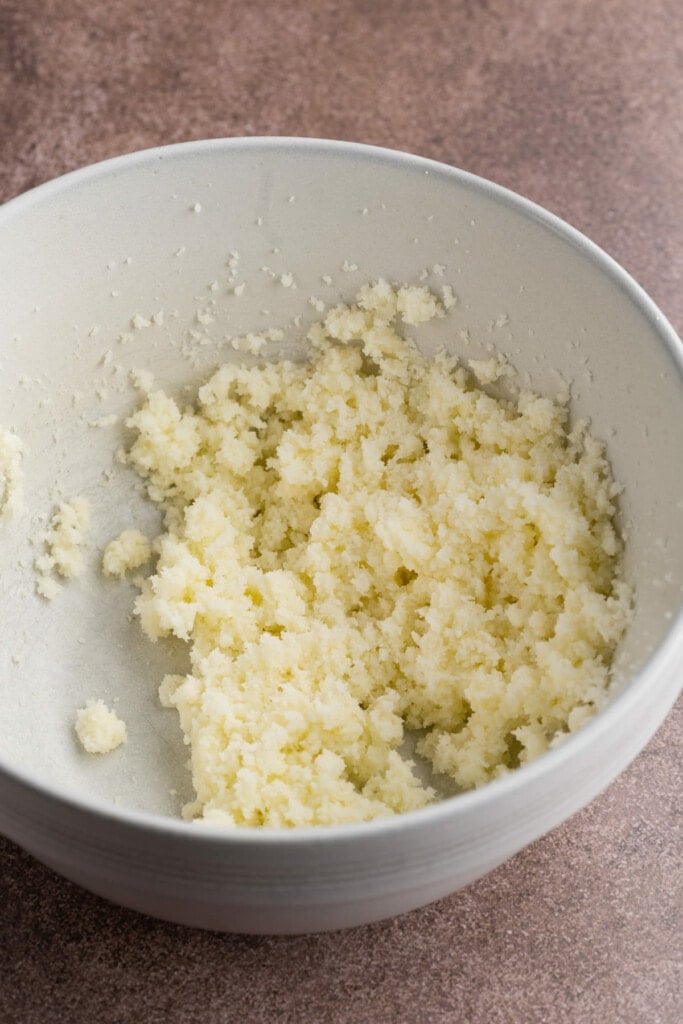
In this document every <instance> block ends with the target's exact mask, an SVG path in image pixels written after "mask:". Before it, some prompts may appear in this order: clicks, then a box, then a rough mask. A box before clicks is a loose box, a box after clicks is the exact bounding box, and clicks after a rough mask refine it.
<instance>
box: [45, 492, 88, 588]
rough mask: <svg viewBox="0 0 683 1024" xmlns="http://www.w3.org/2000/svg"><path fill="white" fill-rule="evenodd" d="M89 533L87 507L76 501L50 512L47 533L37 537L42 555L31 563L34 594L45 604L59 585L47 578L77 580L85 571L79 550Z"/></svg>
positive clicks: (77, 499)
mask: <svg viewBox="0 0 683 1024" xmlns="http://www.w3.org/2000/svg"><path fill="white" fill-rule="evenodd" d="M89 529H90V503H89V502H88V500H87V498H83V497H80V496H78V497H76V498H72V499H71V500H70V501H63V502H61V503H60V504H59V505H58V506H57V508H56V509H55V511H54V512H53V514H52V516H51V518H50V522H49V524H48V527H47V529H46V530H45V531H44V532H43V533H42V534H40V539H41V540H42V541H43V542H44V544H45V549H46V550H45V554H43V555H40V556H39V557H38V558H36V560H35V568H36V571H37V572H38V579H37V581H36V590H37V591H38V593H39V594H41V595H42V597H45V598H47V600H48V601H50V600H52V598H53V597H56V595H57V594H58V593H59V592H60V590H61V589H62V587H61V584H60V583H58V581H57V580H56V579H55V578H54V576H52V575H50V574H51V573H52V572H55V573H57V574H58V575H59V576H61V577H62V578H63V579H73V578H74V577H76V576H80V575H81V574H82V572H83V569H84V568H85V563H84V561H83V552H82V547H83V544H84V543H85V540H86V536H87V534H88V531H89Z"/></svg>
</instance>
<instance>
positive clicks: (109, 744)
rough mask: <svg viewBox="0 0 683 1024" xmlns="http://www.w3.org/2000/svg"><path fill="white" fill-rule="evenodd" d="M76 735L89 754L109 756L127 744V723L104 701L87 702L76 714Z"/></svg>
mask: <svg viewBox="0 0 683 1024" xmlns="http://www.w3.org/2000/svg"><path fill="white" fill-rule="evenodd" d="M75 729H76V735H77V736H78V739H79V742H80V744H81V746H82V747H83V749H84V750H85V751H86V752H87V753H88V754H108V753H110V752H111V751H112V750H116V748H117V747H120V746H121V744H122V743H125V742H126V738H127V731H126V723H125V722H123V721H122V720H121V719H120V718H119V716H118V715H117V714H116V712H115V711H112V710H111V709H110V708H108V707H107V705H106V704H105V703H104V701H102V700H89V701H86V704H85V707H82V708H79V709H78V711H77V712H76V723H75Z"/></svg>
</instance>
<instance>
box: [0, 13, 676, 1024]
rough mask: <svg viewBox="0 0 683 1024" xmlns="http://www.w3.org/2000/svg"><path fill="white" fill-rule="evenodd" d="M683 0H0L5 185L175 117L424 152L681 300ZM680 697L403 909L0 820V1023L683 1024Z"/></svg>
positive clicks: (10, 187)
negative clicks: (36, 847) (162, 874)
mask: <svg viewBox="0 0 683 1024" xmlns="http://www.w3.org/2000/svg"><path fill="white" fill-rule="evenodd" d="M682 49H683V13H682V9H681V5H680V3H679V2H678V0H648V2H647V3H646V2H644V0H600V2H599V3H598V2H596V0H572V2H571V3H567V2H566V0H518V2H515V3H511V2H509V0H451V2H446V0H441V2H439V0H422V2H421V3H413V2H408V0H395V2H390V0H386V2H382V0H377V2H374V3H373V2H370V0H348V2H345V0H338V2H332V0H317V2H309V3H304V2H301V0H299V2H291V0H282V2H280V3H267V2H263V0H249V2H221V0H204V2H194V0H166V2H164V3H159V2H158V0H108V2H106V3H103V2H102V0H89V2H86V0H82V2H76V0H0V141H1V143H2V145H1V146H0V199H5V198H9V197H10V196H12V195H14V194H16V193H18V192H20V191H23V190H24V189H26V188H29V187H31V186H32V185H35V184H37V183H39V182H41V181H43V180H45V179H47V178H51V177H53V176H55V175H57V174H60V173H62V172H63V171H67V170H70V169H72V168H75V167H78V166H81V165H83V164H86V163H91V162H93V161H95V160H99V159H102V158H104V157H107V156H111V155H114V154H116V153H121V152H127V151H130V150H134V149H139V148H143V147H146V146H153V145H158V144H161V143H165V142H173V141H177V140H180V139H189V138H201V137H207V136H219V135H241V134H249V135H252V134H292V135H311V136H312V135H318V136H325V137H335V138H344V139H356V140H360V141H364V142H371V143H377V144H381V145H387V146H393V147H396V148H400V149H406V150H412V151H414V152H418V153H422V154H424V155H427V156H433V157H436V158H438V159H442V160H445V161H447V162H450V163H454V164H457V165H459V166H461V167H465V168H467V169H468V170H472V171H475V172H477V173H479V174H482V175H484V176H486V177H490V178H493V179H494V180H496V181H498V182H500V183H502V184H504V185H508V186H509V187H511V188H513V189H515V190H517V191H519V192H522V193H523V194H525V195H528V196H530V197H531V198H533V199H535V200H536V201H537V202H540V203H541V204H543V205H545V206H548V207H549V208H550V209H552V210H553V211H555V212H556V213H559V214H560V215H561V216H563V217H565V218H566V219H567V220H569V221H570V222H572V223H573V224H575V225H576V226H577V227H579V228H581V229H582V230H584V231H585V232H586V233H587V234H589V235H590V236H591V237H592V238H594V239H595V241H597V242H598V243H600V244H601V245H602V246H603V247H604V248H606V249H607V250H608V251H609V252H610V253H611V254H612V255H614V256H615V257H616V258H617V259H618V260H619V261H620V262H621V263H623V264H624V265H625V266H626V267H627V269H629V270H630V271H631V272H632V273H633V274H634V276H635V277H636V278H637V279H638V280H639V281H640V282H641V283H642V284H643V285H644V286H645V287H646V288H647V290H648V291H649V292H650V293H651V294H652V296H653V297H654V298H655V300H656V301H657V302H658V303H659V304H660V305H661V306H662V308H663V309H664V311H665V312H666V313H667V314H668V315H669V317H670V318H671V319H672V321H673V322H674V325H675V326H678V328H679V329H680V327H681V325H682V324H683V289H682V288H681V276H682V272H683V225H682V224H681V217H680V213H681V209H683V130H682V127H681V125H682V122H681V118H680V111H681V109H682V107H683V86H682V80H683V79H682V76H681V70H680V69H681V59H682V53H681V51H682ZM682 722H683V715H682V714H681V709H680V705H679V709H678V711H676V712H674V713H673V714H672V715H671V716H670V718H669V719H668V721H667V723H666V724H665V726H664V727H663V728H662V729H661V730H660V732H659V733H658V735H657V736H656V737H655V739H654V740H653V742H652V743H651V744H650V745H649V746H648V748H647V749H646V750H645V751H644V753H643V754H641V756H640V757H639V758H638V760H637V761H636V762H635V764H634V765H633V766H632V767H631V768H630V769H629V770H628V771H627V772H626V773H625V774H624V775H623V776H622V777H621V778H620V779H619V780H618V781H617V782H616V783H615V784H614V785H613V786H612V787H611V788H610V789H609V791H608V792H607V793H605V794H604V795H603V796H602V797H601V798H599V799H598V800H596V801H595V802H594V803H593V804H592V805H591V806H590V807H589V808H587V809H586V810H585V811H583V812H582V813H581V814H579V815H577V816H576V817H575V818H574V819H573V820H572V821H570V822H568V823H567V824H565V825H564V826H563V827H562V828H560V829H558V830H557V831H556V832H554V833H553V834H552V835H550V836H548V837H546V838H545V839H543V840H541V841H540V842H537V843H535V844H534V845H533V846H532V847H530V848H529V849H527V850H526V851H525V852H523V853H522V854H520V855H518V856H517V857H516V858H514V859H513V860H512V861H511V862H509V863H508V864H506V865H504V866H503V867H502V868H499V869H498V870H497V871H496V872H494V873H493V874H492V875H490V876H489V877H488V878H486V879H484V880H482V881H481V882H479V883H477V884H475V885H473V886H470V887H469V888H468V889H467V890H465V891H464V892H461V893H458V894H456V895H454V896H452V897H450V898H449V899H446V900H443V901H441V902H440V903H438V904H435V905H433V906H431V907H428V908H426V909H424V910H421V911H417V912H415V913H413V914H409V915H407V916H405V917H403V918H399V919H397V920H394V921H391V922H388V923H385V924H380V925H375V926H372V927H368V928H362V929H357V930H354V931H350V932H346V933H341V934H335V935H327V936H311V937H302V938H294V939H263V938H242V937H235V936H220V935H212V934H208V933H207V934H205V933H201V932H193V931H189V930H186V929H182V928H176V927H173V926H171V925H166V924H161V923H159V922H155V921H151V920H147V919H145V918H143V917H140V916H138V915H135V914H133V913H131V912H129V911H124V910H119V909H117V908H114V907H112V906H110V905H108V904H106V903H104V902H103V901H101V900H99V899H97V898H96V897H94V896H90V895H89V894H87V893H84V892H81V891H80V890H78V889H76V888H75V887H74V886H72V885H70V884H69V883H67V882H64V881H62V880H61V879H59V878H58V877H56V876H55V875H53V874H52V873H51V872H49V871H47V870H46V869H44V868H42V867H41V866H40V865H38V864H36V863H35V862H34V861H33V860H31V858H30V857H28V856H27V855H25V854H23V853H22V852H21V851H19V850H18V849H17V848H16V847H14V846H12V845H11V844H9V843H7V842H5V841H3V840H0V858H1V859H0V957H1V959H0V1021H2V1024H33V1022H34V1021H35V1022H40V1024H45V1022H52V1021H56V1022H60V1024H61V1022H74V1024H80V1022H84V1024H85V1022H87V1024H91V1022H95V1021H97V1022H112V1024H119V1022H120V1024H140V1022H144V1024H155V1022H157V1021H158V1022H161V1021H163V1022H165V1024H166V1022H167V1024H190V1022H201V1024H213V1022H228V1021H244V1022H256V1021H258V1022H288V1024H290V1022H291V1024H298V1022H311V1024H342V1022H343V1024H346V1022H354V1024H355V1022H365V1021H368V1022H378V1024H380V1022H382V1024H383V1022H390V1021H391V1022H397V1024H411V1022H413V1021H420V1022H427V1024H445V1022H453V1024H460V1022H462V1024H465V1022H467V1024H516V1022H520V1024H536V1022H539V1024H540V1022H546V1024H559V1022H565V1021H566V1022H571V1024H617V1022H619V1024H621V1022H625V1024H636V1022H637V1024H677V1022H678V1021H679V1020H680V1019H681V1018H680V1002H681V988H682V986H683V958H682V946H683V905H682V904H683V897H682V889H683V864H682V854H681V849H682V846H683V827H682V824H681V788H682V787H681V764H680V754H679V750H680V742H681V725H682Z"/></svg>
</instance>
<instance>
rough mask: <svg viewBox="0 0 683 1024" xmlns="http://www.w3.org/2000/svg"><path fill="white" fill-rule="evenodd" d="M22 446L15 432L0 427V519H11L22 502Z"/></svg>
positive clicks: (19, 508) (19, 509) (17, 511)
mask: <svg viewBox="0 0 683 1024" xmlns="http://www.w3.org/2000/svg"><path fill="white" fill-rule="evenodd" d="M23 454H24V448H23V445H22V443H21V441H20V440H19V438H18V437H17V435H16V434H14V433H12V431H10V430H3V429H2V428H1V427H0V520H2V519H12V518H13V517H14V516H15V515H17V514H18V513H19V512H20V511H21V508H22V504H23V480H24V474H23V471H22V468H21V462H22V458H23Z"/></svg>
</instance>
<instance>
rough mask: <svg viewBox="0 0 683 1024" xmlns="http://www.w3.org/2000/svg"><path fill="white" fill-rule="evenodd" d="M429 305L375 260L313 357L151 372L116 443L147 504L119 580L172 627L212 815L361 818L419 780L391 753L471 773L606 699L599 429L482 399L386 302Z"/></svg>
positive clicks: (145, 614)
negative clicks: (162, 377) (422, 345)
mask: <svg viewBox="0 0 683 1024" xmlns="http://www.w3.org/2000/svg"><path fill="white" fill-rule="evenodd" d="M436 315H443V310H442V308H441V306H440V305H439V303H438V302H437V300H436V299H435V298H434V297H433V296H432V295H431V294H430V293H429V292H428V291H427V290H426V289H420V288H401V289H398V290H395V289H393V288H391V287H390V286H389V285H388V284H387V283H386V282H384V281H380V282H378V283H377V284H375V285H373V286H370V285H368V286H366V287H364V288H362V289H361V291H360V292H359V294H358V296H357V299H356V303H355V304H354V305H351V306H339V307H337V308H335V309H333V310H332V311H331V312H330V313H329V314H328V315H327V317H326V318H325V320H324V321H323V323H322V324H318V325H316V327H314V328H313V330H312V331H311V333H310V335H309V337H310V339H311V341H312V343H313V347H312V353H313V354H312V355H311V358H310V361H309V362H306V363H303V364H295V363H292V362H287V361H281V362H270V363H265V364H263V365H260V366H254V367H250V368H247V367H244V366H233V365H226V366H223V367H222V368H221V369H219V370H218V371H217V372H216V374H215V375H214V376H213V377H212V378H211V379H210V380H209V381H208V383H206V384H205V385H204V386H203V387H202V388H200V390H199V395H198V401H197V404H196V407H187V408H180V407H179V406H178V405H177V404H176V403H175V402H174V401H173V399H172V398H170V397H169V396H168V395H166V394H164V393H163V392H162V391H159V390H156V391H152V392H151V393H150V394H149V395H148V396H147V398H146V400H145V403H144V405H143V406H142V408H140V409H139V411H138V412H136V413H135V414H134V415H133V417H132V418H131V420H130V421H129V426H130V427H132V428H133V429H134V430H135V431H136V434H137V436H136V439H135V441H134V443H133V445H132V447H131V449H130V453H129V461H130V463H131V464H132V465H133V466H134V467H135V469H136V470H137V472H138V473H139V474H140V475H141V476H143V477H145V478H146V480H147V486H148V491H149V494H150V496H151V498H152V499H153V500H154V501H155V502H158V503H159V504H160V505H161V506H162V508H163V509H164V510H165V527H166V532H165V533H164V534H163V536H162V537H161V538H159V540H158V542H157V545H158V547H159V552H160V555H159V561H158V564H157V567H156V570H155V572H154V574H153V575H152V576H151V577H150V578H149V580H148V581H147V582H146V584H145V586H144V588H143V591H142V593H141V595H140V597H139V598H138V600H137V603H136V610H137V613H138V614H139V616H140V619H141V622H142V626H143V629H144V630H145V632H146V633H147V635H148V636H149V637H151V638H152V639H154V638H156V637H159V636H165V635H170V634H174V635H175V636H177V637H180V638H182V639H184V640H186V641H187V642H188V643H189V645H190V654H191V666H192V668H191V672H190V674H188V675H187V676H171V677H167V678H166V679H165V680H164V682H163V684H162V686H161V690H160V696H161V699H162V702H163V703H164V704H166V705H167V706H172V707H175V708H177V710H178V712H179V715H180V722H181V726H182V729H183V732H184V734H185V738H186V742H187V743H188V744H189V745H190V749H191V767H192V777H193V782H194V787H195V790H196V800H195V801H194V803H192V804H191V805H189V806H188V807H187V808H186V809H185V813H186V815H187V816H188V817H203V818H204V819H205V820H209V821H214V822H220V823H225V824H226V825H248V826H262V825H267V826H294V825H312V824H320V825H323V824H331V823H340V822H350V821H359V820H365V819H370V818H375V817H378V816H381V815H387V814H392V813H396V812H401V811H406V810H409V809H412V808H417V807H420V806H422V805H423V804H425V803H427V802H428V801H429V800H430V799H432V797H433V792H432V790H430V788H428V787H427V786H426V785H424V784H423V783H422V782H421V781H420V779H419V778H418V777H417V774H416V772H415V766H414V764H413V763H412V762H411V761H410V760H409V759H407V758H406V757H404V756H402V754H401V753H400V752H399V748H400V747H401V744H402V741H403V739H404V732H405V730H406V729H409V730H419V731H420V732H419V735H420V739H419V741H418V744H417V750H418V752H419V754H420V755H422V756H423V757H424V758H426V759H427V760H428V761H429V762H430V763H431V765H432V766H433V769H434V771H435V772H437V773H447V774H448V775H450V776H452V778H453V779H454V780H455V781H456V783H457V784H458V785H459V786H461V787H465V788H467V787H471V786H479V785H481V784H482V783H486V782H487V781H489V780H491V779H494V778H497V777H499V776H501V775H504V774H505V773H507V772H509V771H510V770H512V769H514V768H515V767H516V766H517V765H519V764H524V763H526V762H527V761H529V760H530V759H532V758H534V757H536V756H537V755H539V754H541V753H543V751H545V750H547V749H548V748H549V747H550V746H551V745H552V744H553V743H554V742H557V741H558V739H559V738H560V737H562V736H563V735H564V734H566V733H567V732H568V731H569V732H571V731H573V730H575V729H576V728H578V726H579V725H581V723H582V722H583V721H584V720H585V718H586V717H588V716H589V715H590V714H592V713H593V712H594V710H595V709H596V708H597V707H598V706H600V704H601V703H602V702H603V700H604V699H605V695H606V688H607V684H608V670H609V664H610V659H611V657H612V653H613V651H614V648H615V645H616V643H617V641H618V640H619V638H620V636H621V633H622V631H623V629H624V625H625V622H626V619H627V615H628V609H629V601H630V595H629V589H628V587H627V586H626V584H625V583H624V582H622V581H621V580H620V578H619V574H618V566H619V555H620V541H619V538H618V536H617V534H616V532H615V528H614V525H613V521H612V520H613V514H614V511H615V509H614V497H615V495H616V493H617V490H618V489H617V487H616V486H615V484H614V483H613V481H612V479H611V475H610V471H609V467H608V464H607V462H606V460H605V456H604V453H603V448H602V446H601V445H600V444H599V443H598V442H597V441H595V440H594V439H593V438H592V437H591V436H590V435H589V434H588V433H587V432H586V429H585V427H581V426H578V427H575V428H574V429H571V430H570V429H569V427H568V422H567V410H566V408H565V407H563V406H561V405H557V404H554V403H553V402H552V401H550V400H548V399H546V398H542V397H539V396H537V395H534V394H530V393H526V392H523V393H522V394H520V396H519V398H518V400H517V401H516V402H514V403H513V402H511V401H503V400H498V399H496V398H493V397H490V396H489V395H488V394H486V393H485V392H484V391H482V390H481V389H480V388H479V386H477V385H476V383H475V381H474V379H473V378H472V376H471V374H470V373H469V371H468V370H466V369H464V368H462V367H459V366H458V365H457V362H456V360H455V359H453V358H449V357H447V356H445V355H441V356H438V357H437V358H435V359H427V358H425V357H423V356H422V355H421V354H420V353H419V351H418V350H417V348H416V347H415V346H414V344H413V343H412V342H411V341H409V340H406V339H404V338H403V337H402V336H401V335H400V333H399V332H398V330H397V323H399V322H400V320H401V319H402V320H403V321H404V322H407V323H411V324H417V323H421V322H425V321H427V320H429V319H430V318H431V317H433V316H436Z"/></svg>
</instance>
